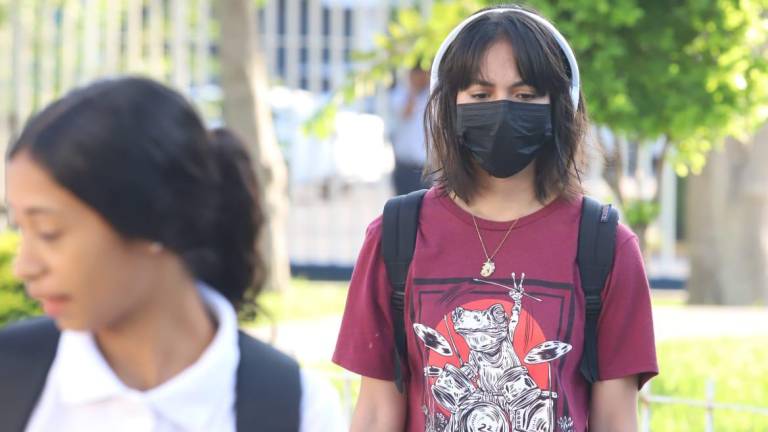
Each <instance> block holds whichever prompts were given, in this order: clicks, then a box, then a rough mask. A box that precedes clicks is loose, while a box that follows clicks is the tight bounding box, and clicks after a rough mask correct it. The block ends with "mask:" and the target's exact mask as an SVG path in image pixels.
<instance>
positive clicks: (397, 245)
mask: <svg viewBox="0 0 768 432" xmlns="http://www.w3.org/2000/svg"><path fill="white" fill-rule="evenodd" d="M426 192H427V191H426V190H418V191H414V192H411V193H409V194H407V195H400V196H396V197H394V198H391V199H390V200H389V201H387V204H386V205H385V206H384V215H383V217H382V231H381V254H382V256H383V258H384V265H385V266H386V268H387V276H389V283H390V284H391V285H392V292H391V295H390V306H391V308H392V321H393V325H394V329H393V330H394V335H395V353H394V355H395V359H394V361H395V385H396V386H397V389H398V390H399V391H400V392H401V393H402V392H403V391H404V386H403V368H404V367H405V365H406V359H407V354H408V351H407V347H406V339H405V281H406V278H407V277H408V269H409V268H410V266H411V260H412V259H413V250H414V248H415V247H416V231H417V229H418V225H419V210H420V209H421V201H422V199H423V198H424V194H425V193H426Z"/></svg>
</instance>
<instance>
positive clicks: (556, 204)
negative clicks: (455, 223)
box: [430, 187, 567, 231]
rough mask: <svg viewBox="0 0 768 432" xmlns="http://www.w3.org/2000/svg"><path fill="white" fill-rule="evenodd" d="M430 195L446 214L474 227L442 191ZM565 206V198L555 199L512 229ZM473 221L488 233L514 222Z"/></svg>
mask: <svg viewBox="0 0 768 432" xmlns="http://www.w3.org/2000/svg"><path fill="white" fill-rule="evenodd" d="M430 193H431V194H432V195H433V196H434V197H435V199H437V201H438V202H439V203H440V204H441V205H442V206H443V207H444V208H445V209H446V210H448V212H450V213H451V214H452V215H454V216H455V217H456V218H458V219H459V220H461V221H462V222H463V223H465V224H467V225H469V226H474V222H473V221H472V214H471V213H469V212H467V211H466V210H464V209H463V208H461V207H459V205H458V204H456V202H454V201H453V200H452V199H451V198H450V197H449V196H448V195H447V194H444V193H442V190H440V188H439V187H433V188H432V190H430ZM565 204H567V200H566V199H565V198H563V197H559V198H556V199H554V200H553V201H552V202H550V203H549V204H547V205H545V206H544V207H542V208H540V209H538V210H536V211H534V212H533V213H529V214H527V215H525V216H522V217H521V218H519V219H518V221H517V222H516V223H515V227H514V228H513V230H516V229H519V228H521V227H523V226H525V225H528V224H530V223H533V222H535V221H537V220H539V219H542V218H544V217H546V216H549V215H550V214H552V213H553V212H554V211H556V210H557V209H559V208H561V207H563V206H564V205H565ZM475 220H477V226H478V228H480V229H483V230H490V231H506V230H508V229H509V226H510V224H511V223H512V222H514V220H509V221H500V222H499V221H492V220H488V219H483V218H481V217H479V216H475Z"/></svg>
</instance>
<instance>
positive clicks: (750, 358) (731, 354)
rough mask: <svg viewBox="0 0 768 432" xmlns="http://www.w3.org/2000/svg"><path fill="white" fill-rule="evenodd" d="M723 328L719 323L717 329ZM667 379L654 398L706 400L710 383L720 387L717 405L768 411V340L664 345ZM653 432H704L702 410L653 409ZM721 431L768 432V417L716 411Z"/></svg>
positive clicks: (655, 384)
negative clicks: (749, 407) (748, 407)
mask: <svg viewBox="0 0 768 432" xmlns="http://www.w3.org/2000/svg"><path fill="white" fill-rule="evenodd" d="M712 325H717V323H712ZM657 349H658V358H659V368H660V370H661V374H660V375H659V376H658V377H657V378H655V379H654V380H653V381H652V382H651V390H652V393H653V394H657V395H668V396H675V397H681V398H690V399H697V400H702V401H703V400H706V382H707V380H708V379H713V380H714V382H715V397H714V399H715V401H717V402H728V403H737V404H744V405H751V406H758V407H764V408H768V337H751V338H738V337H733V338H718V339H686V340H677V341H665V342H662V343H660V344H659V345H658V347H657ZM651 409H652V411H651V413H652V417H651V430H653V431H703V430H705V429H704V428H705V425H704V413H705V411H704V410H703V409H700V408H690V407H685V406H681V405H653V406H652V408H651ZM714 418H715V430H716V431H728V432H737V431H745V432H746V431H750V432H752V431H768V416H760V415H757V414H749V413H741V412H736V411H726V410H722V411H720V410H716V411H715V414H714Z"/></svg>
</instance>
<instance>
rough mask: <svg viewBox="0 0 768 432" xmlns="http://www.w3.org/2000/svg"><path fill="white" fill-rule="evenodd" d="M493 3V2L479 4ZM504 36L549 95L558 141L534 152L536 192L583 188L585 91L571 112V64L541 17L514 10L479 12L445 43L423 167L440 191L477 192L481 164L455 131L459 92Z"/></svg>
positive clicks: (530, 78) (528, 75)
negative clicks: (580, 156) (580, 162)
mask: <svg viewBox="0 0 768 432" xmlns="http://www.w3.org/2000/svg"><path fill="white" fill-rule="evenodd" d="M513 7H515V8H518V9H522V8H520V7H518V6H513ZM497 8H502V9H503V8H510V6H499V7H497ZM488 9H496V8H486V9H482V10H481V11H478V12H482V11H485V10H488ZM525 10H526V11H528V12H532V13H536V12H535V11H532V10H530V9H525ZM500 39H505V40H507V41H509V42H510V43H511V44H512V46H513V48H514V50H515V59H516V62H517V68H518V70H519V72H520V77H521V78H522V80H523V82H525V83H526V84H528V85H530V86H532V87H533V88H534V89H536V91H537V93H540V94H547V95H549V98H550V106H551V112H552V125H553V130H554V140H553V142H554V144H553V145H549V146H546V147H545V148H544V149H542V150H541V151H540V152H539V154H538V156H537V157H536V171H535V177H534V185H535V192H536V197H537V199H538V200H539V201H542V202H544V201H545V200H546V199H547V198H548V197H551V196H561V195H564V196H571V195H574V194H577V193H580V192H581V182H580V177H579V168H578V166H577V163H576V161H577V156H578V154H579V151H580V147H581V143H582V141H583V140H584V136H585V133H586V127H587V115H586V110H585V106H584V103H583V99H584V98H583V95H580V97H579V106H578V110H577V111H576V113H574V110H573V102H572V100H571V96H570V83H571V80H570V66H569V64H568V61H567V58H566V57H565V54H564V53H563V51H562V50H561V48H560V46H559V45H558V43H557V40H556V39H555V38H554V36H553V35H552V34H551V33H550V31H549V30H548V29H547V28H545V27H544V26H543V25H542V24H541V23H539V22H538V21H536V20H535V19H533V18H531V17H529V16H527V15H525V14H522V13H519V12H515V11H514V10H506V11H500V12H499V13H491V14H485V15H482V16H479V17H477V18H476V19H475V20H474V21H472V22H470V23H469V24H468V25H467V26H466V27H464V28H463V29H462V30H461V32H459V34H458V36H457V37H456V39H455V40H454V41H453V42H452V43H451V44H450V45H449V46H448V49H447V50H446V51H445V55H444V56H443V58H442V60H441V62H440V64H439V65H438V72H437V74H438V78H439V82H438V84H437V86H436V87H435V88H434V90H433V92H432V94H431V95H430V97H429V102H428V103H427V109H426V111H425V114H424V129H425V134H426V142H427V151H428V155H429V162H428V166H427V168H426V170H425V172H426V175H427V176H430V177H432V178H434V179H435V181H436V183H437V185H438V186H440V187H441V189H442V190H443V192H445V193H450V192H453V193H455V194H456V195H457V196H458V197H459V198H461V199H462V200H464V201H465V202H470V201H471V200H472V197H473V196H474V194H475V193H476V192H477V188H478V184H477V181H478V180H477V176H476V170H478V169H482V168H479V166H478V165H477V163H476V162H475V160H474V157H473V155H472V153H471V152H470V151H469V150H468V149H467V147H466V146H464V145H462V143H461V137H460V136H459V135H458V134H457V132H456V124H455V123H456V96H457V94H458V92H459V91H461V90H464V89H466V88H467V87H469V86H470V85H471V83H472V82H473V80H475V79H476V78H479V77H480V74H481V71H480V67H481V65H482V63H483V57H484V56H485V54H486V52H487V50H488V48H489V47H490V46H491V45H492V44H493V43H494V42H496V41H498V40H500Z"/></svg>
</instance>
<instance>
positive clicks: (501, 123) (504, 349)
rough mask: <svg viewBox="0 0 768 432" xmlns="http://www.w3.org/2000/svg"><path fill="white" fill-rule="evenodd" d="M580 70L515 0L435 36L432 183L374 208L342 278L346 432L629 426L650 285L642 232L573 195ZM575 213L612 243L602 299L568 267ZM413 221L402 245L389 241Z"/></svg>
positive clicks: (646, 373)
mask: <svg viewBox="0 0 768 432" xmlns="http://www.w3.org/2000/svg"><path fill="white" fill-rule="evenodd" d="M579 82H580V80H579V75H578V65H577V62H576V58H575V56H574V54H573V52H572V50H571V48H570V46H569V44H568V43H567V41H566V40H565V38H563V37H562V35H561V34H560V33H559V32H558V31H557V30H556V29H555V28H554V26H552V24H551V23H549V22H548V21H547V20H545V19H544V18H543V17H541V16H540V15H538V14H537V13H535V12H533V11H530V10H527V9H522V8H521V7H518V6H514V5H513V6H500V7H496V8H488V9H484V10H482V11H479V12H477V13H475V14H474V15H472V16H470V17H469V18H467V19H466V20H465V21H464V22H462V23H461V24H459V26H457V27H456V28H455V29H454V30H453V31H452V32H451V33H450V34H449V35H448V37H447V38H446V39H445V41H443V43H442V45H441V47H440V49H439V50H438V51H437V56H436V57H435V60H434V62H433V64H432V77H431V83H430V87H431V94H430V98H429V101H428V107H427V113H426V121H427V125H428V126H427V127H428V130H429V136H428V139H429V143H428V149H429V153H430V156H429V163H430V166H429V172H434V173H435V175H436V179H435V186H433V187H432V188H431V189H430V190H429V191H427V192H426V194H424V195H421V198H420V201H418V204H414V205H413V206H412V207H407V206H406V204H405V203H411V204H413V202H414V201H413V200H412V201H408V199H410V198H411V197H416V196H419V195H418V194H417V193H416V194H412V195H409V196H408V198H405V199H403V198H395V199H394V200H391V201H390V202H389V203H398V202H399V203H401V204H400V207H397V208H396V209H397V210H398V212H388V210H391V209H392V208H393V207H391V206H390V205H389V203H388V204H387V206H385V212H384V216H383V217H380V218H377V219H376V220H374V221H373V222H372V223H371V225H370V226H369V227H368V230H367V232H366V239H365V242H364V244H363V247H362V249H361V251H360V254H359V256H358V260H357V264H356V265H355V269H354V273H353V276H352V280H351V282H350V288H349V294H348V298H347V304H346V309H345V312H344V318H343V321H342V326H341V330H340V333H339V337H338V341H337V345H336V351H335V353H334V358H333V360H334V361H335V362H336V363H337V364H339V365H341V366H342V367H344V368H346V369H348V370H350V371H352V372H355V373H357V374H360V375H361V376H362V378H361V387H360V394H359V397H358V401H357V406H356V408H355V411H354V414H353V418H352V430H353V431H355V432H362V431H365V432H375V431H402V430H406V431H409V432H417V431H419V432H420V431H429V432H465V431H495V432H513V431H563V432H573V431H578V432H584V431H586V430H590V431H597V432H602V431H623V432H625V431H634V430H637V412H636V410H637V394H638V390H639V389H640V387H642V385H643V384H644V383H645V382H646V381H648V380H649V379H650V378H651V377H653V376H654V375H656V373H657V372H658V366H657V362H656V355H655V347H654V334H653V324H652V318H651V304H650V292H649V288H648V280H647V277H646V274H645V270H644V264H643V258H642V255H641V253H640V248H639V245H638V241H637V237H636V236H635V235H634V234H633V233H632V232H631V231H630V230H629V228H627V227H626V226H624V225H621V224H618V225H615V223H616V218H615V213H614V212H612V211H611V210H610V208H609V207H607V206H601V205H599V203H596V202H594V201H592V200H586V199H585V197H584V195H583V191H582V188H581V184H580V177H579V169H578V167H577V165H576V161H577V160H578V155H579V152H580V149H581V147H582V145H583V140H584V135H585V131H586V128H587V124H588V123H587V116H586V109H585V105H584V101H583V96H582V94H581V90H580V85H579ZM583 208H587V209H588V210H589V209H592V210H595V209H596V210H597V211H595V212H594V213H591V212H589V211H588V212H585V213H582V209H583ZM408 209H411V210H413V209H416V211H415V212H410V211H408ZM414 214H415V218H416V220H415V222H414V223H415V224H416V227H415V228H417V229H413V230H412V231H410V230H409V228H414V227H413V224H411V225H404V224H403V221H405V222H408V221H410V220H411V219H410V215H414ZM582 214H584V215H587V214H591V215H592V216H594V218H590V219H589V220H587V225H586V226H589V227H594V228H595V231H597V230H600V231H605V232H606V236H604V237H602V238H603V239H605V238H610V239H612V240H611V241H615V247H614V243H611V245H610V248H607V250H609V251H610V252H611V257H612V258H611V259H608V260H606V262H605V263H601V264H600V265H599V266H595V267H600V268H601V269H603V270H605V273H603V275H604V276H605V279H604V281H605V284H604V285H603V284H600V283H597V282H595V283H590V284H589V285H590V286H591V287H594V286H597V287H598V290H601V294H598V295H597V297H595V295H594V291H591V292H590V293H589V297H588V296H587V294H586V288H584V286H583V285H582V283H581V280H582V279H581V278H580V275H583V274H590V275H594V274H596V272H595V271H594V270H593V268H592V267H584V268H581V251H579V249H580V247H581V245H582V243H581V241H580V235H581V234H580V227H581V223H582V217H581V216H582ZM605 222H610V223H605ZM598 224H603V225H602V226H605V227H608V228H609V229H605V230H603V229H601V228H598ZM393 228H396V230H394V229H393ZM610 229H612V230H613V232H612V233H611V232H610V231H609V230H610ZM389 230H392V231H389ZM409 232H412V233H413V237H414V238H415V244H414V245H411V248H410V249H408V250H407V251H406V253H402V252H403V251H402V250H401V246H403V245H404V242H400V241H397V242H395V241H393V239H392V237H398V238H400V237H406V236H407V235H408V234H407V233H409ZM608 235H610V237H608ZM585 237H591V236H588V235H587V236H585ZM597 245H604V243H597V244H596V245H595V244H593V245H592V246H597ZM585 249H588V250H589V252H590V253H592V252H595V251H596V250H597V249H598V248H597V247H594V248H585ZM393 250H394V251H395V255H396V256H397V257H399V258H401V259H400V260H399V261H398V260H391V259H389V257H390V256H391V254H390V252H391V251H393ZM409 251H412V252H413V255H412V258H411V257H408V256H407V252H409ZM577 252H578V256H577ZM385 256H386V257H387V259H386V261H385ZM577 258H578V259H577ZM408 265H410V266H409V267H408ZM582 270H586V271H585V272H582ZM393 275H394V277H393ZM588 280H589V279H588ZM585 285H586V284H585ZM395 288H398V290H400V291H399V292H398V294H401V295H402V297H401V296H395V295H394V294H395V291H396V290H395ZM587 300H590V301H589V302H588V301H587ZM594 301H597V302H598V303H599V304H601V306H598V307H597V309H595V308H594V307H593V306H594V304H595V303H594ZM398 304H399V305H400V306H398ZM398 309H399V310H398ZM587 323H593V324H594V325H595V326H596V327H590V326H588V325H587ZM593 330H596V331H593ZM591 336H595V337H591ZM586 341H592V342H594V344H589V343H587V342H586ZM585 353H588V354H587V356H585V357H582V356H583V354H585ZM584 359H586V360H589V361H587V362H586V363H583V362H582V360H584ZM584 365H587V366H588V367H584Z"/></svg>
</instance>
